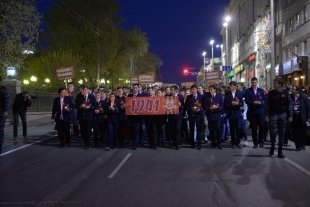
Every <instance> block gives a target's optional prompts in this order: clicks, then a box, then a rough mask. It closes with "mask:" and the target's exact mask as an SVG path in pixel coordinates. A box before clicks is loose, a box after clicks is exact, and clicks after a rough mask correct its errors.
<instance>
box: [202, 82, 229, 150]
mask: <svg viewBox="0 0 310 207" xmlns="http://www.w3.org/2000/svg"><path fill="white" fill-rule="evenodd" d="M216 90H217V87H216V85H210V86H209V94H208V96H207V97H206V98H205V100H204V108H205V110H206V115H207V118H208V127H209V132H210V139H211V145H210V148H215V147H217V148H218V149H222V147H221V115H222V112H223V105H224V104H223V97H222V95H221V94H220V93H217V92H216Z"/></svg>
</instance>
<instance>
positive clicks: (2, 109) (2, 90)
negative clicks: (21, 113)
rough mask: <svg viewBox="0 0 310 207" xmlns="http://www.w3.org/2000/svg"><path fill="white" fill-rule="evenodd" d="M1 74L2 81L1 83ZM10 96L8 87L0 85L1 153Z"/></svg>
mask: <svg viewBox="0 0 310 207" xmlns="http://www.w3.org/2000/svg"><path fill="white" fill-rule="evenodd" d="M1 80H2V79H1V76H0V83H1ZM9 100H10V96H9V93H8V92H7V90H6V87H4V86H2V85H0V154H1V152H2V145H3V140H4V125H5V121H6V118H7V117H8V108H9Z"/></svg>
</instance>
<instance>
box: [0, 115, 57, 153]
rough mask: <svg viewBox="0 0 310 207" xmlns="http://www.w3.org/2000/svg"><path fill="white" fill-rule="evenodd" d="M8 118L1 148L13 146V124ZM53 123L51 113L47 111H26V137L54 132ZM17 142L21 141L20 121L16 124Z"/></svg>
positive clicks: (32, 137) (21, 128)
mask: <svg viewBox="0 0 310 207" xmlns="http://www.w3.org/2000/svg"><path fill="white" fill-rule="evenodd" d="M10 123H11V122H10V120H8V121H7V122H6V125H5V128H4V143H3V149H5V148H7V147H11V146H14V144H16V143H14V142H13V124H10ZM54 126H55V123H54V122H52V121H51V113H49V112H29V113H27V133H28V136H27V139H28V140H29V141H31V140H34V139H36V138H38V137H40V136H42V135H46V134H50V133H56V131H55V130H54ZM17 141H18V142H23V141H24V138H23V127H22V123H21V121H20V122H19V126H18V137H17Z"/></svg>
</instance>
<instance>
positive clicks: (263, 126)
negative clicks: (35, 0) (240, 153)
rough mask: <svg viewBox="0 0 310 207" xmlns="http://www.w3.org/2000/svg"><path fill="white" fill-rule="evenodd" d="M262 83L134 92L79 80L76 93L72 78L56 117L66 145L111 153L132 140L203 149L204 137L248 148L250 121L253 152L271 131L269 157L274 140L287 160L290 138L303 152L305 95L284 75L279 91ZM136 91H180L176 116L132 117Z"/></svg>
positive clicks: (213, 143)
mask: <svg viewBox="0 0 310 207" xmlns="http://www.w3.org/2000/svg"><path fill="white" fill-rule="evenodd" d="M257 83H258V80H257V78H252V79H251V87H249V88H245V87H244V85H243V84H242V83H236V82H234V81H231V82H230V83H229V86H228V87H221V88H219V87H218V86H217V85H216V84H214V85H209V86H208V87H207V88H203V87H202V86H197V85H192V86H191V88H190V89H179V87H178V86H177V85H173V86H171V87H167V88H165V89H161V88H158V87H157V86H155V87H150V88H148V89H147V90H143V89H142V87H141V86H140V85H139V84H133V85H132V88H131V89H130V90H128V89H124V88H122V87H118V88H117V89H116V90H115V91H110V92H108V91H105V90H103V89H102V90H101V89H99V90H92V89H89V88H88V87H87V86H85V85H82V86H80V87H79V93H78V94H77V95H74V85H73V83H69V84H68V88H60V89H59V90H58V93H59V97H57V98H55V99H54V103H53V110H52V119H55V122H56V125H55V129H56V130H57V131H58V137H59V141H60V146H61V147H62V146H65V145H67V146H70V143H71V138H73V139H74V140H76V141H79V142H80V143H81V144H82V145H83V147H84V148H85V149H88V148H89V147H90V146H91V145H93V146H95V147H99V146H102V145H104V146H105V149H106V150H112V149H113V148H115V147H122V146H124V145H126V144H130V146H131V148H132V149H134V150H136V149H137V147H139V146H142V145H144V144H145V142H147V143H148V146H149V147H150V148H153V149H156V148H157V147H159V146H164V145H167V143H168V144H169V145H170V146H171V147H172V148H174V149H179V148H180V144H181V142H187V143H188V145H189V146H190V147H192V148H197V149H198V150H200V149H201V147H202V143H206V142H207V143H209V147H210V148H218V149H222V143H223V142H228V141H229V140H228V136H230V144H231V147H232V148H241V147H243V146H248V142H247V129H248V126H249V125H250V128H251V132H252V139H253V145H254V146H253V147H254V148H255V149H256V148H258V147H261V148H263V147H264V143H265V141H266V137H267V136H268V134H269V135H270V142H271V148H270V152H269V154H270V155H271V156H272V155H273V154H274V150H275V143H276V137H278V157H280V158H284V157H285V156H284V154H283V151H282V149H283V146H285V145H287V141H288V138H291V139H293V140H294V142H295V145H296V149H297V150H302V149H305V142H306V137H307V134H306V133H305V132H306V131H307V130H306V129H307V123H308V119H309V118H310V103H309V99H308V97H307V95H306V94H305V93H303V92H302V91H301V90H300V89H299V88H298V87H296V86H293V87H292V88H291V90H289V89H287V88H285V87H284V84H283V80H282V79H281V78H276V79H275V80H274V88H273V89H272V90H270V91H269V92H268V94H267V93H266V91H265V90H263V89H262V88H259V87H257ZM136 96H137V97H146V96H151V97H152V96H178V101H179V102H180V103H179V113H178V114H169V115H144V116H142V115H131V116H127V115H126V111H125V110H126V108H125V103H126V98H127V97H136ZM248 123H250V124H249V125H248ZM71 126H72V130H70V129H71ZM92 138H93V139H92ZM167 140H168V141H169V142H167Z"/></svg>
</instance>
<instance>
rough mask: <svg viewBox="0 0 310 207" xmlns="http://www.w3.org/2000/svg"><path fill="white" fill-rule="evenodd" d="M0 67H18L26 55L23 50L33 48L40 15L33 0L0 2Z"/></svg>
mask: <svg viewBox="0 0 310 207" xmlns="http://www.w3.org/2000/svg"><path fill="white" fill-rule="evenodd" d="M0 14H1V21H0V47H1V50H0V68H1V71H2V73H3V72H4V71H5V68H6V67H8V66H13V67H16V68H19V67H20V65H21V64H22V63H23V61H24V59H25V58H26V56H25V55H24V54H22V53H23V51H24V50H34V48H35V44H36V43H37V41H38V35H39V26H40V15H39V13H38V11H37V9H36V7H35V4H34V1H33V0H14V1H1V2H0Z"/></svg>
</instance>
